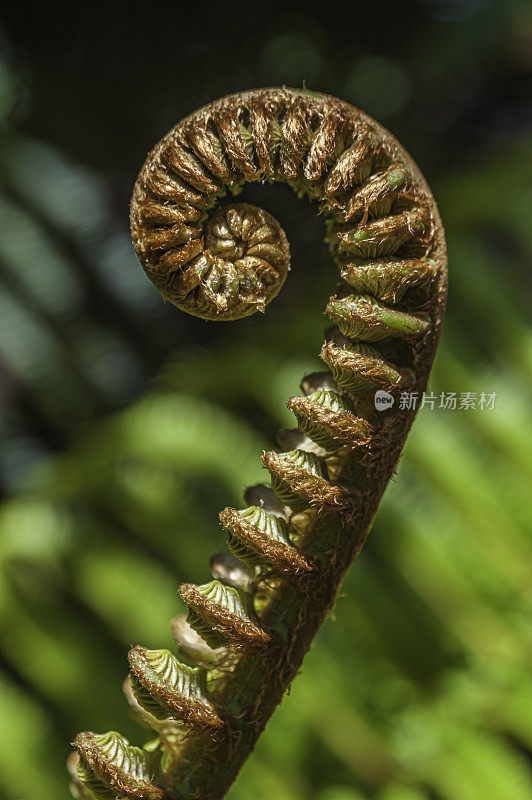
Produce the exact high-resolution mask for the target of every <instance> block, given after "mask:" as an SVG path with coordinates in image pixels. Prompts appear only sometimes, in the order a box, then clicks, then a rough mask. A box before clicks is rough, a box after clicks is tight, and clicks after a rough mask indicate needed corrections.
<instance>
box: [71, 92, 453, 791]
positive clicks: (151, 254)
mask: <svg viewBox="0 0 532 800" xmlns="http://www.w3.org/2000/svg"><path fill="white" fill-rule="evenodd" d="M256 181H280V182H284V183H287V184H289V185H290V186H292V188H293V189H294V190H295V191H296V192H297V193H298V194H299V195H300V196H302V195H306V196H307V197H309V198H310V199H311V200H315V201H317V202H318V204H319V210H320V212H321V214H322V216H323V218H324V220H325V224H326V233H327V239H328V242H329V244H330V247H331V252H332V255H333V257H334V260H335V261H336V263H337V265H338V267H339V270H340V275H341V278H342V279H343V280H344V281H345V282H344V283H342V284H341V285H340V286H339V288H337V290H336V292H335V294H333V296H332V297H331V298H330V300H329V302H328V304H327V308H326V314H327V315H328V317H329V318H330V320H331V321H332V322H333V323H334V325H333V327H331V328H330V329H328V330H327V331H326V336H325V343H324V345H323V348H322V351H321V354H320V355H321V357H322V359H323V361H324V362H325V364H326V366H327V367H328V369H329V371H327V372H324V373H315V374H313V375H310V376H307V377H306V378H304V379H303V382H302V389H303V396H297V397H292V398H290V400H289V401H288V406H289V408H290V409H291V410H292V411H293V413H294V415H295V418H296V422H297V425H298V428H297V429H296V430H293V431H282V432H281V433H280V436H279V440H280V442H281V444H282V446H284V447H285V449H284V451H283V452H280V453H278V452H275V451H270V452H266V453H263V454H262V461H263V464H264V466H265V467H266V469H267V470H268V472H269V473H270V476H271V487H268V486H262V485H259V486H256V487H252V488H250V489H248V490H247V492H246V502H248V507H247V508H245V509H241V510H236V509H231V508H227V509H225V510H224V511H223V512H222V513H221V515H220V520H221V523H222V525H223V527H224V529H225V530H226V535H227V542H228V546H229V548H230V550H231V552H232V555H231V556H229V555H227V554H225V555H220V556H216V557H214V559H213V560H212V561H211V569H212V574H213V577H214V578H215V580H213V581H212V582H211V583H208V584H205V585H202V586H195V585H193V584H184V585H183V586H182V587H181V590H180V594H181V597H182V599H183V600H184V602H185V604H186V605H187V607H188V617H187V619H186V620H185V619H184V618H176V620H174V622H173V624H172V631H173V634H174V638H175V639H176V642H177V644H178V648H179V652H180V656H181V657H182V658H184V662H180V661H179V660H178V659H177V658H176V657H175V656H174V655H173V654H172V653H170V652H169V651H166V650H161V651H148V650H146V649H145V648H142V647H138V646H137V647H135V648H133V649H132V651H131V652H130V665H131V676H130V683H129V684H128V689H127V691H128V692H129V693H130V695H131V696H130V698H129V701H130V704H131V705H132V706H133V705H135V706H136V708H137V711H139V710H140V714H141V716H142V715H144V716H143V717H142V719H143V721H144V723H145V724H147V725H149V726H151V727H152V728H154V729H155V730H156V731H157V734H158V737H159V740H158V741H159V744H158V746H157V748H156V751H155V752H156V753H158V754H159V757H158V758H157V757H156V756H155V755H154V752H153V745H150V748H151V749H150V751H149V752H146V751H145V750H139V749H138V748H132V747H131V746H130V745H129V743H128V742H126V741H125V740H123V739H122V738H121V737H119V736H118V735H117V734H106V735H104V736H97V735H96V734H93V733H84V734H79V735H78V737H77V739H76V745H77V748H78V751H79V754H80V755H79V766H78V783H79V784H80V785H82V786H84V787H85V789H86V790H88V791H90V792H92V793H93V794H94V796H95V797H97V798H101V799H102V800H103V798H109V797H117V798H121V799H123V798H143V799H144V800H152V798H162V799H164V798H181V799H182V800H192V798H197V797H200V796H201V797H202V798H204V800H217V798H221V797H223V796H224V794H225V793H226V791H227V789H228V787H229V786H230V784H231V783H232V781H233V780H234V777H235V775H236V773H237V772H238V769H239V767H240V766H241V764H242V763H243V761H244V760H245V758H246V756H247V755H248V754H249V752H250V751H251V749H252V748H253V746H254V743H255V741H256V739H257V737H258V735H259V733H260V731H261V730H262V728H263V727H264V725H265V723H266V721H267V719H268V718H269V716H270V715H271V713H272V711H273V710H274V708H275V706H276V705H277V703H278V702H279V701H280V699H281V698H282V695H283V693H284V692H285V691H286V689H287V687H288V686H289V684H290V681H291V679H292V678H293V677H294V676H295V674H296V673H297V671H298V669H299V666H300V664H301V661H302V659H303V657H304V655H305V652H306V651H307V649H308V647H309V646H310V643H311V641H312V639H313V637H314V635H315V634H316V631H317V629H318V628H319V626H320V625H321V623H322V622H323V620H324V618H325V617H326V615H327V613H328V612H329V611H330V609H331V608H332V605H333V604H334V600H335V597H336V592H337V589H338V586H339V584H340V582H341V579H342V577H343V575H344V574H345V571H346V570H347V568H348V567H349V565H350V563H351V562H352V560H353V558H354V557H355V556H356V555H357V554H358V552H359V551H360V549H361V547H362V544H363V542H364V540H365V537H366V536H367V533H368V530H369V527H370V525H371V521H372V519H373V516H374V514H375V511H376V508H377V506H378V502H379V500H380V497H381V495H382V492H383V491H384V489H385V487H386V484H387V482H388V480H389V479H390V477H391V475H392V473H393V470H394V469H395V465H396V462H397V459H398V457H399V455H400V452H401V449H402V446H403V444H404V440H405V438H406V435H407V433H408V430H409V427H410V425H411V423H412V420H413V417H414V414H415V411H414V410H402V411H401V410H399V408H398V402H397V399H398V395H399V392H400V391H402V390H404V389H405V388H408V389H410V390H412V391H418V392H419V391H422V390H423V389H424V388H425V386H426V382H427V380H428V375H429V373H430V368H431V365H432V360H433V357H434V353H435V350H436V346H437V343H438V338H439V332H440V327H441V323H442V318H443V312H444V305H445V297H446V253H445V243H444V238H443V231H442V227H441V222H440V220H439V216H438V212H437V209H436V206H435V203H434V200H433V198H432V196H431V194H430V191H429V189H428V187H427V185H426V183H425V181H424V179H423V177H422V176H421V174H420V173H419V170H418V169H417V167H416V166H415V164H414V163H413V162H412V160H411V159H410V157H409V156H408V154H407V153H406V152H405V151H404V150H403V149H402V148H401V146H400V145H399V144H398V143H397V142H396V141H395V139H393V137H392V136H391V134H389V133H388V132H387V131H386V130H384V129H383V128H381V127H380V126H379V125H378V124H377V123H376V122H374V121H373V120H371V119H370V118H369V117H367V116H366V115H365V114H364V113H363V112H361V111H358V110H357V109H355V108H353V107H352V106H351V105H349V104H348V103H345V102H343V101H341V100H338V99H336V98H333V97H329V96H326V95H317V94H315V93H312V92H307V91H296V90H290V89H265V90H257V91H252V92H244V93H241V94H237V95H232V96H229V97H226V98H224V99H222V100H219V101H216V102H213V103H211V104H210V105H208V106H206V107H205V108H203V109H200V110H199V111H197V112H194V113H193V114H191V115H190V116H189V117H187V118H186V119H184V120H183V121H182V122H180V123H179V124H178V125H176V126H175V127H174V128H173V129H172V130H171V131H170V132H169V133H168V134H167V135H166V136H165V137H164V138H163V139H162V140H161V141H160V142H159V144H158V145H156V147H155V148H154V149H153V151H152V152H151V153H150V154H149V156H148V158H147V160H146V162H145V164H144V166H143V167H142V169H141V171H140V174H139V177H138V180H137V182H136V185H135V189H134V193H133V199H132V204H131V230H132V236H133V242H134V246H135V249H136V252H137V255H138V257H139V260H140V262H141V264H142V266H143V268H144V270H145V271H146V273H147V275H148V277H149V278H150V280H151V281H152V282H153V283H154V285H155V286H156V287H157V288H158V289H159V291H160V292H161V294H162V295H163V296H164V297H165V298H166V299H168V300H169V301H170V302H172V303H173V304H175V305H176V306H177V307H178V308H180V309H182V310H184V311H187V312H188V313H191V314H194V315H196V316H199V317H202V318H204V319H207V320H213V321H217V320H232V319H237V318H240V317H244V316H247V315H249V314H251V313H254V312H255V311H257V310H261V311H264V309H265V307H266V305H267V304H268V303H269V302H270V301H271V300H272V299H273V298H274V297H275V295H276V294H277V293H278V291H279V290H280V288H281V286H282V284H283V281H284V280H285V277H286V274H287V271H288V269H289V268H290V254H289V246H288V242H287V239H286V236H285V234H284V232H283V230H282V228H281V227H280V225H279V223H278V222H277V221H276V220H275V219H274V218H273V217H272V216H271V215H270V214H267V213H266V212H265V211H262V210H261V209H259V208H256V207H254V206H250V205H248V204H246V203H235V202H233V201H230V202H225V201H223V198H224V197H225V196H226V195H227V193H230V194H231V195H236V194H238V192H239V191H240V189H241V188H242V187H243V185H244V184H245V183H247V182H256ZM302 279H303V280H304V276H303V278H302ZM377 390H384V391H386V392H388V393H389V395H390V397H391V398H392V405H391V407H390V408H389V409H388V410H387V411H386V412H384V413H383V412H379V411H376V410H375V408H374V405H373V403H372V394H373V393H374V392H375V391H377ZM235 557H236V558H235ZM186 662H190V663H188V664H187V663H186ZM190 664H192V666H191V665H190ZM131 693H132V694H131Z"/></svg>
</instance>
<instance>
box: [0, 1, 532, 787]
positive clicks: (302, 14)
mask: <svg viewBox="0 0 532 800" xmlns="http://www.w3.org/2000/svg"><path fill="white" fill-rule="evenodd" d="M327 6H328V7H327V8H325V9H323V10H322V11H317V10H316V11H314V12H310V11H309V10H308V9H303V8H302V7H300V8H296V9H291V8H290V6H289V4H284V6H283V7H282V9H278V8H277V7H276V6H275V5H274V4H269V5H264V4H257V5H252V4H249V3H240V2H229V3H226V4H224V6H223V9H222V8H218V9H217V10H216V9H215V7H214V6H213V7H212V8H210V7H209V6H205V7H204V8H203V7H202V8H201V9H200V8H192V7H188V6H185V5H183V6H181V5H180V4H176V3H168V4H166V3H163V2H153V3H150V4H146V5H139V6H135V5H134V4H131V3H129V4H125V3H122V2H117V3H114V4H113V3H111V4H102V5H100V4H99V3H94V4H89V5H85V4H68V3H65V4H62V3H61V2H55V3H51V4H43V5H42V7H40V8H39V9H37V7H31V8H30V7H29V6H25V5H24V4H9V3H8V4H7V6H5V7H4V10H3V12H2V14H3V21H2V23H1V28H0V43H1V45H2V54H3V55H2V60H1V61H0V142H1V147H0V151H1V152H0V394H1V411H0V426H1V435H2V447H1V455H0V490H1V492H2V499H3V502H2V507H1V510H0V796H1V797H2V798H6V800H33V798H35V799H36V800H37V798H38V800H58V798H66V797H67V796H68V788H67V783H68V781H67V777H66V772H65V766H64V764H65V758H66V755H67V753H68V750H69V745H68V742H69V741H70V740H71V739H72V738H73V735H74V734H75V732H76V731H77V730H79V729H92V730H95V731H98V732H103V731H105V730H108V729H116V730H119V731H121V732H122V733H124V734H125V735H126V736H127V737H128V738H130V739H131V740H132V741H133V742H135V743H141V742H142V736H143V734H142V731H141V730H140V729H139V728H138V727H137V726H136V725H135V724H134V723H133V722H132V721H131V720H130V718H129V716H128V712H127V709H126V703H125V701H124V700H123V698H122V696H121V691H120V685H121V681H122V679H123V677H124V676H125V673H126V670H127V668H126V658H125V656H126V650H127V648H128V647H129V646H130V645H133V644H136V643H142V644H144V645H146V646H148V647H168V646H171V645H170V641H171V639H170V633H169V627H168V622H169V619H170V618H171V617H172V616H174V615H175V614H176V613H178V612H179V611H180V607H179V604H178V600H177V596H176V588H177V585H178V583H179V582H180V581H182V580H185V579H186V580H197V581H203V580H205V579H207V578H208V572H207V563H208V556H209V554H211V553H212V552H216V551H218V550H220V549H223V536H222V533H221V530H220V529H219V528H218V525H217V512H218V511H219V509H220V508H221V507H222V506H225V505H230V504H237V505H238V504H239V503H240V502H241V499H242V491H243V489H244V487H245V486H246V485H249V484H252V483H255V482H257V481H260V480H264V473H263V471H261V470H260V468H259V460H258V453H259V451H260V449H261V448H262V447H267V446H270V445H271V444H272V443H273V440H274V437H275V432H276V430H277V429H278V428H279V427H281V426H285V425H288V426H291V425H292V424H293V422H292V421H291V419H290V415H289V413H288V411H287V409H286V407H285V401H286V399H287V398H288V396H289V395H290V394H293V393H294V392H296V391H297V386H298V383H299V380H300V378H301V377H302V375H303V374H304V373H305V372H306V371H311V370H313V369H319V368H320V364H319V362H318V360H317V358H316V357H315V353H316V352H317V351H318V349H319V344H320V340H321V334H322V329H323V327H325V325H326V324H327V323H326V320H325V318H324V317H321V316H320V315H321V310H322V308H323V307H324V305H325V301H326V298H327V297H328V295H329V294H330V291H331V288H332V287H333V285H334V281H335V270H334V267H333V266H332V264H331V262H330V260H329V258H328V254H327V250H326V246H325V244H324V243H323V240H322V239H323V231H322V229H321V226H320V224H319V222H317V221H316V217H315V214H314V210H313V209H312V208H311V206H309V205H307V204H306V203H305V202H301V201H298V200H297V199H296V198H295V197H294V196H293V195H292V194H291V193H290V191H289V190H288V188H286V187H261V186H253V187H250V188H248V189H247V190H246V191H245V193H244V195H243V199H245V200H247V201H249V202H258V203H259V204H260V205H262V206H263V207H265V208H267V209H268V210H270V211H271V212H272V213H274V214H275V216H276V217H277V218H278V219H279V220H280V221H281V223H282V224H283V225H284V226H285V228H286V231H287V233H288V236H289V239H290V241H291V244H292V259H293V270H292V272H291V274H290V276H289V278H288V280H287V283H286V287H285V289H284V292H283V293H282V294H281V296H280V297H279V298H278V299H277V300H275V301H274V303H273V304H272V305H271V306H270V308H269V309H268V312H267V314H266V315H265V316H264V317H261V316H260V315H255V317H252V318H249V319H247V320H243V321H241V322H239V323H233V324H225V325H222V324H208V323H204V322H201V321H199V320H195V319H192V318H187V317H185V315H183V314H181V313H179V312H177V311H176V310H174V309H172V308H171V307H169V306H165V305H164V304H163V302H162V300H160V298H159V297H158V295H157V293H156V292H155V290H153V289H152V288H151V286H150V285H149V283H148V282H147V280H146V279H145V278H144V276H143V273H142V271H141V269H140V267H139V265H138V264H137V262H136V259H135V256H134V253H133V250H132V247H131V245H130V243H129V234H128V228H127V205H128V199H129V194H130V191H131V188H132V185H133V181H134V178H135V175H136V172H137V170H138V168H139V166H140V164H141V162H142V160H143V158H144V155H145V153H146V152H147V150H148V149H149V148H150V147H151V146H152V144H153V143H154V142H155V141H156V140H157V139H158V138H159V137H160V136H161V135H162V134H163V133H164V132H165V131H166V130H167V129H168V128H169V127H170V126H171V125H172V124H174V123H175V122H176V121H177V120H178V119H180V118H181V117H182V116H183V115H185V114H186V113H188V112H190V111H192V110H193V109H195V108H197V107H198V106H200V105H201V104H203V103H205V102H208V101H209V100H211V99H214V98H216V97H218V96H220V95H222V94H225V93H227V92H230V91H238V90H241V89H245V88H253V87H255V86H261V85H275V84H287V85H292V86H301V85H302V83H303V81H306V85H307V86H308V87H309V88H311V89H315V90H321V91H326V92H331V93H333V94H337V95H339V96H342V97H344V98H345V99H347V100H350V101H352V102H354V103H355V104H358V105H360V106H361V107H362V108H364V109H365V110H366V111H368V112H369V113H371V114H373V115H375V116H376V118H377V119H379V121H381V122H383V123H384V124H385V125H387V126H388V127H390V128H391V129H392V130H393V132H394V133H395V134H396V135H397V136H398V137H399V138H400V140H401V141H402V142H403V144H404V145H405V146H406V147H407V149H408V150H410V152H411V153H412V155H413V156H414V158H415V160H416V161H417V162H418V164H419V165H420V166H421V168H422V170H423V171H424V172H425V174H426V176H427V178H428V180H429V183H430V184H431V186H432V188H433V190H434V193H435V195H436V198H437V200H438V202H439V204H440V209H441V213H442V217H443V220H444V223H445V226H446V229H447V235H448V243H449V261H450V277H451V285H450V297H449V309H448V316H447V322H446V326H445V331H444V336H443V342H442V346H441V349H440V351H439V355H438V357H437V362H436V367H435V369H434V373H433V376H432V379H431V384H430V388H431V390H432V391H433V392H434V393H435V394H436V395H439V393H440V392H453V391H454V392H459V393H460V392H465V391H470V392H477V393H480V392H483V391H484V392H497V394H498V396H497V402H496V406H495V409H494V410H492V411H490V410H486V409H485V410H483V411H481V410H471V409H470V410H462V411H459V410H457V411H449V410H444V409H438V408H436V409H435V410H430V408H428V407H426V408H424V409H423V410H422V411H421V412H420V414H419V418H418V420H417V422H416V424H415V427H414V430H413V431H412V434H411V436H410V438H409V440H408V443H407V447H406V452H405V455H404V458H403V460H402V462H401V465H400V468H399V470H398V476H397V479H396V480H394V481H393V482H392V485H391V486H390V487H389V489H388V491H387V493H386V496H385V499H384V501H383V503H382V506H381V509H380V511H379V514H378V517H377V520H376V523H375V526H374V530H373V532H372V534H371V536H370V539H369V541H368V544H367V546H366V547H365V549H364V552H363V554H362V556H361V557H360V558H359V560H358V561H357V563H356V565H355V567H354V568H353V569H352V570H351V572H350V574H349V577H348V578H347V580H346V582H345V585H344V587H343V591H342V595H341V597H340V598H339V599H338V603H337V608H336V613H335V618H334V619H331V620H329V621H328V622H327V623H326V624H325V626H324V628H323V630H322V632H321V634H320V636H319V637H318V640H317V641H316V643H315V646H314V647H313V649H312V651H311V653H310V654H309V656H308V658H307V660H306V662H305V665H304V669H303V672H302V674H301V676H300V677H298V679H297V680H296V682H295V683H294V686H293V688H292V691H291V696H290V697H289V698H288V699H287V700H285V702H284V703H283V704H282V706H281V707H280V709H279V710H278V712H277V713H276V715H275V717H274V718H273V720H272V721H271V723H270V724H269V726H268V728H267V731H266V733H265V734H264V735H263V737H262V739H261V740H260V743H259V745H258V747H257V750H256V752H255V754H254V755H253V757H252V758H251V759H250V761H249V762H248V763H247V765H246V766H245V768H244V770H243V772H242V774H241V776H240V778H239V779H238V781H237V783H236V784H235V786H234V787H233V789H232V790H231V792H230V794H229V797H230V798H231V800H249V799H250V798H254V799H255V800H272V799H273V798H275V800H530V798H532V768H531V752H532V676H531V674H530V650H531V647H530V645H531V628H530V607H531V601H532V595H531V590H532V584H531V580H530V572H531V571H530V566H531V563H532V560H531V550H532V540H531V532H530V516H531V510H532V504H531V499H530V485H531V474H532V459H531V454H532V426H531V416H532V413H531V408H530V392H531V388H532V387H531V384H532V333H531V330H530V325H529V322H530V320H529V314H528V311H529V298H530V289H531V277H530V276H531V272H530V257H531V255H532V230H531V227H530V221H529V220H530V208H531V199H532V198H531V185H532V175H531V174H530V149H531V143H532V142H531V140H532V136H531V133H530V125H529V122H530V107H529V105H528V97H529V95H528V94H527V82H526V81H527V75H528V74H529V69H530V66H531V64H532V55H531V44H532V14H531V9H530V6H529V5H528V4H527V3H525V2H519V0H509V1H508V2H496V0H493V2H489V1H488V0H420V1H419V2H412V3H410V2H406V3H399V4H398V3H394V2H391V1H388V2H381V3H379V4H373V7H370V6H368V5H366V4H364V5H363V4H358V3H353V4H350V5H349V6H348V7H347V6H346V7H345V8H342V7H340V6H338V5H336V6H330V4H327ZM303 274H304V278H303Z"/></svg>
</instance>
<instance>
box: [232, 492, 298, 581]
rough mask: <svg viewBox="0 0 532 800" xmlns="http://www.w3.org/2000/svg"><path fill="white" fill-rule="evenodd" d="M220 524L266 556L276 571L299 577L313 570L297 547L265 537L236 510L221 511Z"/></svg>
mask: <svg viewBox="0 0 532 800" xmlns="http://www.w3.org/2000/svg"><path fill="white" fill-rule="evenodd" d="M220 522H221V523H222V525H223V526H224V528H226V529H228V530H230V531H231V533H232V534H234V535H235V534H237V535H238V538H239V539H240V540H241V541H242V542H244V543H245V544H247V545H248V546H249V547H250V548H251V549H252V550H255V551H256V552H257V553H258V554H260V555H261V556H264V557H265V558H266V560H267V561H269V562H270V563H271V564H272V565H273V567H274V569H275V571H278V572H286V573H288V574H290V575H294V574H296V575H297V574H300V573H301V574H304V573H307V572H310V571H311V570H312V565H311V564H310V563H309V561H308V559H307V558H305V557H304V556H303V555H301V553H299V552H298V550H297V549H296V548H295V547H293V546H291V545H285V544H283V543H282V542H277V541H275V540H272V539H270V538H269V537H267V536H265V535H264V534H263V533H262V532H261V531H260V530H258V529H257V527H256V526H255V525H252V524H251V523H250V522H248V521H247V520H245V519H243V518H242V516H241V515H240V514H239V513H238V511H235V509H234V508H224V509H223V511H220Z"/></svg>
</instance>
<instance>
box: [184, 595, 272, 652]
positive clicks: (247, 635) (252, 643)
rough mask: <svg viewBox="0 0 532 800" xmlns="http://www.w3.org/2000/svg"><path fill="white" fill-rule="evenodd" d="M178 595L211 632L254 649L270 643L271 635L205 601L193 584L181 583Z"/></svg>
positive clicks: (217, 605)
mask: <svg viewBox="0 0 532 800" xmlns="http://www.w3.org/2000/svg"><path fill="white" fill-rule="evenodd" d="M179 594H180V595H181V597H182V598H183V600H184V601H185V603H186V604H187V606H188V607H189V608H192V609H194V611H197V612H198V613H199V614H200V615H201V616H202V617H204V618H205V619H206V620H208V621H209V622H210V623H211V625H212V628H213V630H216V631H219V632H220V633H221V634H223V635H224V636H227V638H228V639H231V640H232V641H233V642H234V643H235V644H236V643H238V644H239V645H240V646H242V647H248V648H256V647H263V646H264V645H265V644H267V643H268V642H269V641H270V639H271V635H270V634H269V633H268V632H267V631H265V630H262V629H261V628H259V627H257V625H255V624H254V623H253V622H252V621H251V620H249V619H243V618H242V617H240V616H235V615H234V614H231V613H230V612H229V611H227V609H225V608H223V606H221V605H219V604H218V603H213V602H211V601H210V600H207V599H206V598H205V597H203V595H202V594H201V593H200V592H198V590H197V588H196V586H194V584H193V583H183V584H182V585H181V586H180V588H179Z"/></svg>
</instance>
